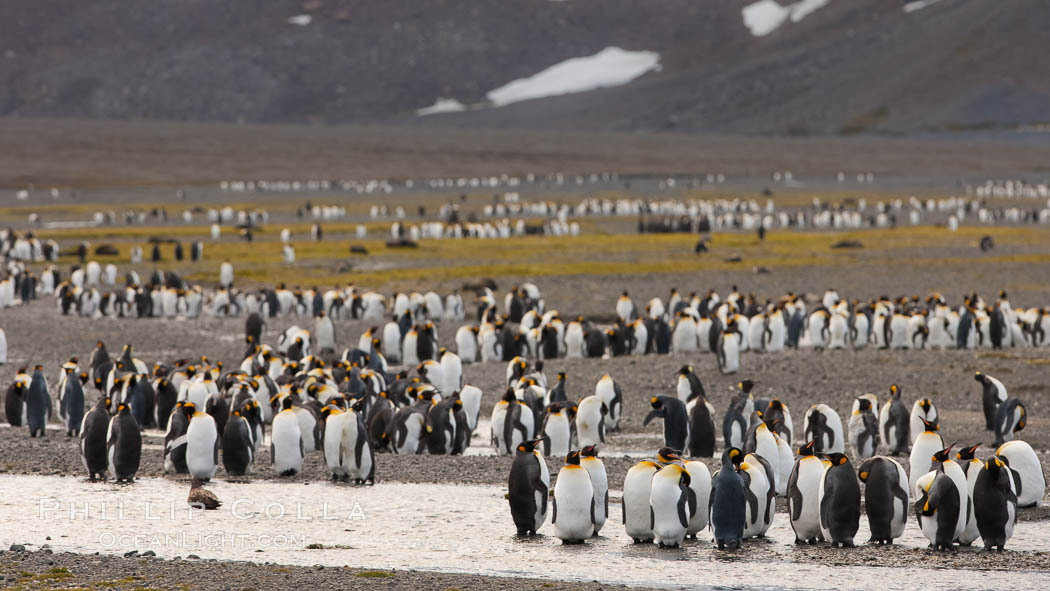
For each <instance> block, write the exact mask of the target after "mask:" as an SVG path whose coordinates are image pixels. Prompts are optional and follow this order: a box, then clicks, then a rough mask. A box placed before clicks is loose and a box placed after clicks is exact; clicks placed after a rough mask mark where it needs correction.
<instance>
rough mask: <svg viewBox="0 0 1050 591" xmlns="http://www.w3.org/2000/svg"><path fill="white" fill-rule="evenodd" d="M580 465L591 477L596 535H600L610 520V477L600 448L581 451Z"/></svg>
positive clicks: (590, 447)
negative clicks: (600, 453) (599, 455)
mask: <svg viewBox="0 0 1050 591" xmlns="http://www.w3.org/2000/svg"><path fill="white" fill-rule="evenodd" d="M580 465H581V466H583V469H584V470H587V475H588V476H590V477H591V487H592V488H593V489H594V535H596V536H597V535H598V532H600V531H601V529H602V526H604V525H605V521H606V520H607V519H608V518H609V476H608V474H607V473H606V472H605V463H604V462H602V461H601V459H600V458H599V457H598V448H597V447H595V446H593V445H588V446H587V447H585V448H583V449H581V450H580Z"/></svg>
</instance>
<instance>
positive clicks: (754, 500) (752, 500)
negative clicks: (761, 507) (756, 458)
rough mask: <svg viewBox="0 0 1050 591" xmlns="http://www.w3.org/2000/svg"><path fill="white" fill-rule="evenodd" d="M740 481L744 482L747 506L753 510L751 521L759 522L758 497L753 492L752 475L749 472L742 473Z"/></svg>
mask: <svg viewBox="0 0 1050 591" xmlns="http://www.w3.org/2000/svg"><path fill="white" fill-rule="evenodd" d="M740 479H741V480H743V481H744V501H745V502H747V506H748V508H749V509H751V520H752V523H754V522H757V521H758V497H756V496H755V493H753V492H751V475H750V474H748V473H747V472H741V473H740Z"/></svg>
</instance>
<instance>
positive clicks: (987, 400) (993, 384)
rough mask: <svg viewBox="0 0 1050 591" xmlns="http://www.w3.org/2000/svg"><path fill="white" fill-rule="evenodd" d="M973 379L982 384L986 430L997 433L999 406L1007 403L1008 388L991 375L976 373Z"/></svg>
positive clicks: (982, 402)
mask: <svg viewBox="0 0 1050 591" xmlns="http://www.w3.org/2000/svg"><path fill="white" fill-rule="evenodd" d="M973 379H974V380H976V381H977V382H978V383H980V384H981V404H982V407H983V408H984V428H985V429H987V430H989V431H993V432H994V431H995V414H996V411H997V410H998V409H999V405H1000V404H1002V403H1004V402H1006V398H1007V394H1006V386H1004V385H1003V383H1002V382H1000V381H999V380H997V379H995V378H993V377H992V376H990V375H987V374H984V373H981V372H976V373H975V374H974V375H973Z"/></svg>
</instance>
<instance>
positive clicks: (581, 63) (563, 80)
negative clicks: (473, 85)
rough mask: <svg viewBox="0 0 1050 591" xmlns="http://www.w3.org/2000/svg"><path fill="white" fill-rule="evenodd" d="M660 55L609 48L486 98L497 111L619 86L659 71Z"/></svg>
mask: <svg viewBox="0 0 1050 591" xmlns="http://www.w3.org/2000/svg"><path fill="white" fill-rule="evenodd" d="M659 68H660V54H659V53H656V52H654V51H626V50H623V49H620V48H619V47H606V48H605V49H603V50H601V51H599V52H598V53H596V54H594V55H591V56H587V57H576V58H571V59H567V60H565V61H563V62H560V63H557V64H554V65H553V66H551V67H549V68H547V69H545V70H542V71H540V72H537V73H536V74H533V75H532V76H529V77H528V78H519V79H517V80H513V81H511V82H508V83H507V84H504V85H503V86H500V87H499V88H497V89H495V90H491V91H489V92H488V94H487V95H486V96H487V97H488V99H489V101H490V102H491V103H492V104H493V105H494V106H497V107H502V106H504V105H509V104H511V103H516V102H519V101H525V100H530V99H537V98H543V97H549V96H557V95H562V94H571V93H575V92H586V91H588V90H595V89H598V88H606V87H609V86H619V85H621V84H627V83H628V82H630V81H632V80H634V79H635V78H638V77H639V76H641V75H642V74H645V73H646V72H650V71H652V70H659Z"/></svg>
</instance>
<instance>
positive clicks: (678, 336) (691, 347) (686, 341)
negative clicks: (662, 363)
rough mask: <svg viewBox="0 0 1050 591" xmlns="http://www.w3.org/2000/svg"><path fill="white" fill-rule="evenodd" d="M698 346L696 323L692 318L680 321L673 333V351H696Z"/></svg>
mask: <svg viewBox="0 0 1050 591" xmlns="http://www.w3.org/2000/svg"><path fill="white" fill-rule="evenodd" d="M696 348H697V340H696V323H695V322H693V321H692V320H681V321H679V322H678V324H676V325H675V327H674V333H673V334H672V335H671V352H672V353H695V352H696Z"/></svg>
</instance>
